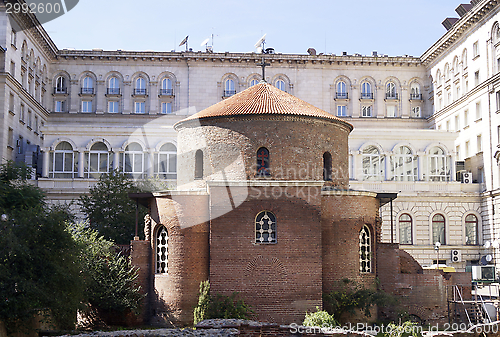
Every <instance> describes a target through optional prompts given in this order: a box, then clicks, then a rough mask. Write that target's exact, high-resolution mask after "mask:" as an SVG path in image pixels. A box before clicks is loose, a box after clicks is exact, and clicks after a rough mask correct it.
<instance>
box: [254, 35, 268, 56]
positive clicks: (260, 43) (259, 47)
mask: <svg viewBox="0 0 500 337" xmlns="http://www.w3.org/2000/svg"><path fill="white" fill-rule="evenodd" d="M266 35H267V34H264V35H263V36H262V37H261V38H260V39H259V41H257V43H255V48H256V49H257V53H264V51H265V49H264V45H265V44H266Z"/></svg>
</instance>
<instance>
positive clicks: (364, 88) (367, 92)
mask: <svg viewBox="0 0 500 337" xmlns="http://www.w3.org/2000/svg"><path fill="white" fill-rule="evenodd" d="M361 98H363V99H372V98H373V93H372V86H371V84H370V83H368V82H363V84H361Z"/></svg>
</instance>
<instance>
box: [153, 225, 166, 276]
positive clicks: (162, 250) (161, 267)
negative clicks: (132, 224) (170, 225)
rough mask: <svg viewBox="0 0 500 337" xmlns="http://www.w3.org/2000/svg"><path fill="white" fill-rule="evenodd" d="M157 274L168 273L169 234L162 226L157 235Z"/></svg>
mask: <svg viewBox="0 0 500 337" xmlns="http://www.w3.org/2000/svg"><path fill="white" fill-rule="evenodd" d="M155 241H156V273H157V274H166V273H168V232H167V229H166V228H165V226H161V227H160V229H159V230H158V232H157V233H156V240H155Z"/></svg>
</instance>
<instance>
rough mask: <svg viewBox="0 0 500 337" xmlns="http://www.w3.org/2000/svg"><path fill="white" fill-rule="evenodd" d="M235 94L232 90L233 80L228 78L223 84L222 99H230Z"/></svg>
mask: <svg viewBox="0 0 500 337" xmlns="http://www.w3.org/2000/svg"><path fill="white" fill-rule="evenodd" d="M234 94H236V90H235V89H234V80H233V79H230V78H228V79H227V80H226V81H225V82H224V97H230V96H233V95H234Z"/></svg>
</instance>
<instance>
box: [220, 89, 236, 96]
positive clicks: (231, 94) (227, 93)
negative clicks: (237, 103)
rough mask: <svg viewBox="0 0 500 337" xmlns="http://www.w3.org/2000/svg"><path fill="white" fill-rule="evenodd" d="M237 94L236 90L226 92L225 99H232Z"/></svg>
mask: <svg viewBox="0 0 500 337" xmlns="http://www.w3.org/2000/svg"><path fill="white" fill-rule="evenodd" d="M234 94H236V90H224V93H223V94H222V95H223V97H231V96H233V95H234Z"/></svg>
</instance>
